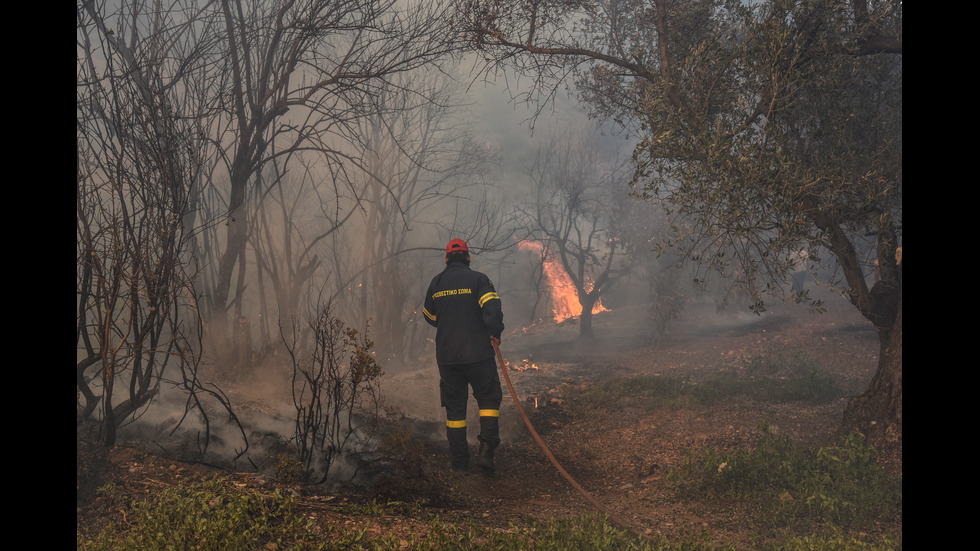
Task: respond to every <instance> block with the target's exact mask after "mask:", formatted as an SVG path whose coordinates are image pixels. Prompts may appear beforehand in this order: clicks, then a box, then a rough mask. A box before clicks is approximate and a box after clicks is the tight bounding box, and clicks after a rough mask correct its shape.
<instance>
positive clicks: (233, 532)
mask: <svg viewBox="0 0 980 551" xmlns="http://www.w3.org/2000/svg"><path fill="white" fill-rule="evenodd" d="M126 522H127V525H128V526H127V527H126V529H125V530H119V531H118V535H117V536H110V535H109V533H110V532H112V531H114V530H116V529H117V528H119V527H115V526H114V527H110V530H107V531H106V532H104V533H103V534H101V535H100V536H99V537H98V538H97V539H96V541H94V542H89V543H88V544H87V545H84V546H83V545H82V542H79V548H82V547H84V548H85V549H138V550H141V551H144V550H145V551H153V550H158V549H160V550H164V549H209V550H223V549H227V550H237V549H249V548H252V547H254V545H255V543H256V542H262V543H263V544H264V543H269V542H274V543H276V544H277V545H278V546H279V548H280V549H281V548H282V545H283V544H284V543H286V542H288V541H296V539H297V538H299V539H301V538H302V536H303V534H307V533H308V532H309V529H310V525H309V524H308V522H307V521H306V520H304V519H303V518H302V517H300V516H298V515H295V514H294V513H293V503H292V500H291V499H290V498H288V497H286V496H283V495H281V494H280V493H279V491H278V490H276V491H274V492H272V493H269V494H262V493H258V492H255V491H248V490H245V489H240V488H237V487H234V486H232V485H231V484H230V483H229V482H227V481H226V480H224V479H221V478H212V479H208V480H205V481H203V482H200V483H197V484H193V485H186V486H176V487H172V488H167V489H165V490H163V491H161V492H159V493H158V494H156V495H155V496H154V497H153V499H151V500H149V501H134V502H133V503H132V504H131V506H130V511H129V513H128V514H127V515H126Z"/></svg>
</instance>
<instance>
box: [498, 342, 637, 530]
mask: <svg viewBox="0 0 980 551" xmlns="http://www.w3.org/2000/svg"><path fill="white" fill-rule="evenodd" d="M491 342H492V343H493V349H494V350H495V351H496V352H497V361H498V362H500V371H501V372H502V373H503V374H504V380H505V381H506V382H507V388H508V389H509V390H510V395H511V397H512V398H513V399H514V405H516V406H517V411H518V413H520V414H521V419H523V420H524V425H525V426H527V430H528V431H530V433H531V436H532V437H534V441H535V442H537V443H538V446H539V447H540V448H541V451H543V452H544V454H545V455H546V456H547V457H548V460H549V461H551V464H552V465H554V467H555V469H557V470H558V472H559V473H561V475H562V477H564V478H565V480H567V481H568V483H569V484H571V485H572V487H573V488H575V490H577V491H578V492H579V493H580V494H582V496H583V497H584V498H585V499H586V501H588V502H589V503H591V504H592V505H593V506H595V508H596V509H598V510H599V512H601V513H602V514H604V515H605V516H606V517H607V518H608V519H609V520H610V521H611V522H612V523H613V524H615V525H616V526H618V527H619V528H621V529H623V530H627V531H629V532H630V533H631V534H633V535H634V536H637V537H640V538H644V539H650V538H649V536H647V535H646V534H644V533H642V532H640V531H639V530H638V529H637V528H635V527H633V526H631V525H629V524H627V523H626V522H623V521H622V520H620V519H619V518H618V517H616V516H615V515H613V514H612V513H610V512H609V511H608V510H607V509H606V508H605V507H603V506H602V504H600V503H599V502H598V501H596V500H595V498H593V497H592V496H591V495H589V493H588V492H586V491H585V489H584V488H582V486H580V485H579V483H578V482H576V481H575V479H574V478H572V476H571V475H570V474H568V472H567V471H566V470H565V469H564V468H563V467H562V466H561V464H559V463H558V460H557V459H555V456H554V455H552V453H551V450H549V449H548V445H547V444H545V443H544V440H542V439H541V437H540V436H539V435H538V431H536V430H534V426H533V425H531V420H530V419H528V418H527V414H526V413H525V412H524V408H523V407H522V406H521V401H520V400H518V399H517V391H515V390H514V385H513V384H512V383H511V382H510V375H508V374H507V368H506V366H505V365H504V357H503V355H502V354H501V353H500V346H499V345H498V344H497V343H496V342H493V341H491Z"/></svg>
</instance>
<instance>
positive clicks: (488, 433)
mask: <svg viewBox="0 0 980 551" xmlns="http://www.w3.org/2000/svg"><path fill="white" fill-rule="evenodd" d="M479 438H480V453H479V455H478V456H477V464H478V465H479V466H480V468H481V469H483V470H484V471H486V472H488V473H492V472H493V471H494V464H493V456H494V450H496V449H497V446H499V445H500V429H499V422H498V419H497V417H480V437H479Z"/></svg>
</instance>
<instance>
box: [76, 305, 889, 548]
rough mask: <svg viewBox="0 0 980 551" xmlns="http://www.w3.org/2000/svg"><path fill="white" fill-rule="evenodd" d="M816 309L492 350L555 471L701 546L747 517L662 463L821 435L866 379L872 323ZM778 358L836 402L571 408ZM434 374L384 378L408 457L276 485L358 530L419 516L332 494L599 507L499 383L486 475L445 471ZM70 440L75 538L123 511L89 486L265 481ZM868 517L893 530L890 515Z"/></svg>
mask: <svg viewBox="0 0 980 551" xmlns="http://www.w3.org/2000/svg"><path fill="white" fill-rule="evenodd" d="M827 306H828V311H827V312H826V313H823V314H813V313H810V312H807V311H806V310H804V309H801V308H799V307H794V306H790V305H774V306H773V307H772V308H771V309H770V311H768V312H766V313H764V314H763V315H761V316H756V315H754V314H751V313H746V312H724V311H721V312H719V311H718V310H717V309H716V308H715V307H714V305H713V304H709V303H704V304H699V305H692V306H690V307H689V308H688V309H687V310H685V311H684V312H683V314H682V315H681V317H680V318H679V319H678V321H677V323H676V324H674V325H673V327H672V328H671V331H670V332H669V334H668V335H667V336H666V338H662V339H661V338H655V337H654V336H652V335H650V334H649V331H646V330H645V329H644V325H645V322H644V317H645V315H646V311H647V310H646V308H645V307H636V308H633V309H621V310H619V311H616V312H608V313H603V314H600V315H599V316H598V317H597V318H596V320H595V329H596V333H597V336H598V339H597V340H596V341H594V342H583V341H580V340H579V339H577V338H576V333H577V327H576V326H575V325H574V323H566V324H563V325H562V326H559V327H554V326H552V327H550V328H544V327H540V328H536V327H531V328H528V329H522V330H518V331H513V332H512V333H510V334H509V335H508V338H505V339H504V342H503V344H502V347H501V348H502V351H503V354H504V356H505V360H506V361H507V362H508V364H510V365H511V366H512V367H514V368H518V369H520V370H511V371H509V373H510V375H511V381H512V382H513V384H514V387H515V389H516V390H517V393H518V396H519V399H520V400H521V401H522V404H523V405H524V409H525V411H526V412H527V413H528V416H529V418H530V420H531V422H532V424H533V426H534V427H535V429H536V430H537V432H538V433H539V434H540V435H541V437H542V438H543V439H544V440H545V441H546V443H547V445H548V447H549V448H550V450H551V452H552V453H553V454H554V456H555V457H556V458H557V459H558V461H559V462H560V463H561V465H562V466H563V467H564V468H565V470H566V471H567V472H568V473H569V474H570V475H571V476H572V477H574V479H575V480H576V481H577V482H578V483H579V484H580V485H581V486H582V487H583V488H584V489H585V490H586V491H588V492H589V493H590V494H591V495H592V497H593V498H594V499H595V500H596V501H598V502H599V503H601V504H602V506H603V507H604V508H605V509H606V511H607V512H608V513H609V514H611V515H613V516H615V517H617V518H619V519H621V520H623V521H625V522H627V523H629V524H630V525H632V526H633V527H634V528H636V529H637V530H638V531H639V532H642V533H647V534H656V535H661V536H664V537H667V538H669V539H679V538H683V537H685V536H689V535H690V534H692V533H697V532H700V531H706V532H707V533H709V534H710V535H711V536H712V537H713V538H714V540H715V541H727V542H748V541H750V540H751V539H752V537H754V536H757V535H758V527H757V526H755V525H754V524H753V517H752V515H751V513H750V512H747V511H743V510H740V509H739V508H737V507H732V506H730V505H722V504H714V503H705V502H684V501H678V500H677V499H676V497H675V493H674V491H673V490H672V488H671V485H670V483H669V481H668V480H667V473H668V472H669V471H670V470H671V469H672V468H677V467H679V466H680V465H681V464H683V462H684V461H685V460H686V458H687V457H688V456H689V454H690V453H692V452H694V453H697V452H698V451H699V450H706V449H712V450H716V451H719V452H733V451H735V450H738V449H744V448H748V447H751V446H753V445H754V444H755V443H756V442H757V440H758V438H759V436H760V432H759V428H758V427H759V424H760V422H763V421H764V422H765V423H767V424H768V425H769V426H770V427H772V430H774V431H777V432H778V433H780V434H782V435H786V436H788V437H789V438H790V439H791V440H792V441H794V442H796V443H800V444H804V445H807V446H823V445H829V444H832V443H833V442H834V440H835V439H836V437H837V431H838V427H839V425H840V421H841V414H842V412H843V409H844V406H845V404H846V402H847V396H853V395H856V394H858V393H860V392H861V391H862V390H863V389H864V388H865V387H866V385H867V383H868V381H869V380H870V379H871V377H872V375H873V374H874V370H875V366H876V361H877V352H878V348H877V336H876V334H875V331H874V328H873V327H872V326H870V324H868V323H867V322H866V321H865V320H863V319H862V318H861V317H860V316H859V315H858V314H857V313H856V312H855V311H854V309H853V308H851V307H850V306H848V305H847V304H846V303H844V302H843V301H841V300H839V299H838V300H836V301H835V300H831V301H829V302H828V304H827ZM786 354H806V355H808V356H809V357H812V358H814V359H815V360H816V366H817V368H818V369H819V370H820V372H821V373H822V374H824V375H827V376H830V377H832V379H833V380H834V381H835V382H836V383H837V385H838V386H839V387H840V388H841V389H842V390H843V394H844V397H841V398H839V399H836V400H834V401H831V402H827V403H821V404H817V405H813V404H811V403H805V402H794V401H788V402H787V401H767V400H765V399H759V398H758V397H753V398H750V397H746V398H738V399H734V400H728V401H725V402H723V403H713V404H710V405H703V404H695V405H691V406H689V407H671V408H649V407H646V406H645V404H643V403H640V402H630V401H628V400H627V401H624V400H616V401H615V402H614V404H612V405H611V406H610V407H603V406H602V405H601V404H599V405H595V404H590V407H589V408H588V409H587V410H584V409H583V408H582V407H581V406H579V405H576V404H575V403H574V400H575V396H577V395H578V393H580V392H581V391H582V390H583V389H587V388H588V387H589V386H590V385H594V384H596V383H597V382H600V381H604V380H615V379H626V378H630V377H633V376H638V375H643V376H661V377H670V378H675V379H681V380H685V381H689V382H695V383H696V382H697V381H698V380H701V379H703V378H706V377H710V376H712V375H715V374H717V373H718V372H719V371H725V370H728V371H738V370H739V369H744V368H745V366H746V365H748V364H750V363H751V361H752V360H753V358H762V357H772V356H773V355H786ZM434 371H435V370H434V368H433V366H422V365H420V366H419V368H418V369H401V370H398V371H397V372H395V373H393V374H392V375H391V377H390V379H391V381H389V382H388V384H389V385H393V386H394V388H398V389H399V392H398V397H399V399H397V400H394V402H395V403H393V404H392V405H394V406H396V407H398V408H399V409H401V410H402V411H408V412H414V414H413V415H411V416H410V417H409V421H410V423H411V425H412V427H413V432H412V433H411V438H410V439H409V440H410V444H408V446H409V448H410V449H409V448H406V450H407V453H408V454H409V455H410V456H411V457H410V458H409V460H406V461H404V462H402V463H401V466H400V468H399V470H398V471H397V472H391V473H387V474H386V473H381V474H380V475H379V476H378V477H376V478H375V479H374V480H373V483H372V484H371V485H370V486H368V487H351V488H346V489H342V488H338V487H332V488H330V489H326V488H319V489H317V488H288V491H290V492H291V493H293V494H294V495H296V496H297V499H298V500H299V502H300V504H301V505H300V506H301V508H302V509H304V510H305V511H306V512H308V513H309V514H310V515H312V516H314V517H316V519H317V522H318V523H319V524H320V525H322V526H324V527H325V526H327V525H330V524H332V525H334V526H337V525H345V526H346V525H356V524H358V523H366V522H369V521H370V523H371V526H373V528H372V530H381V531H384V532H385V533H396V534H397V533H399V532H404V533H407V532H408V530H415V531H416V532H418V531H420V530H423V531H424V530H425V527H426V525H427V521H425V520H423V519H418V518H413V516H412V515H409V514H406V515H398V514H391V513H390V511H389V512H387V513H383V515H384V516H385V518H373V519H372V518H370V517H365V516H363V515H348V514H344V513H343V512H342V509H341V508H338V504H340V503H350V502H365V501H370V500H378V501H386V500H393V501H397V502H402V503H421V504H422V505H423V509H424V510H427V511H431V512H434V513H436V514H438V515H439V517H440V518H441V519H442V520H443V521H447V522H464V521H468V522H473V523H475V524H478V525H480V526H482V527H485V528H488V529H494V530H508V529H509V526H510V524H511V523H517V522H520V521H522V520H523V519H527V518H535V519H549V518H568V517H578V516H582V515H588V514H595V513H597V512H599V511H597V510H596V509H595V508H594V507H593V506H592V505H591V504H589V503H588V502H587V501H586V500H585V499H584V498H583V497H582V496H581V494H579V493H578V492H577V491H576V490H574V489H573V488H572V487H571V486H570V485H569V484H568V483H567V482H566V481H565V480H564V479H563V478H562V476H561V475H560V473H558V472H557V471H556V469H555V468H554V467H553V466H552V464H551V463H550V462H549V461H548V459H547V458H546V456H545V454H544V453H543V452H542V451H541V449H540V448H539V447H538V445H537V444H536V443H535V441H534V440H533V439H532V438H531V436H530V434H529V432H528V431H527V429H526V428H525V427H524V423H523V421H522V419H521V418H520V416H519V414H518V411H517V409H516V407H515V406H514V404H513V401H512V400H511V398H510V395H509V392H508V389H507V387H506V385H505V387H504V394H505V402H504V405H503V406H502V408H501V419H502V437H503V443H502V445H501V447H500V448H499V450H498V455H497V465H498V472H497V473H496V474H495V475H494V476H489V477H488V476H485V475H483V474H480V473H476V472H474V473H472V474H469V475H456V474H451V473H448V472H447V469H446V458H445V450H444V445H443V443H442V440H441V430H440V429H441V423H440V420H441V410H440V409H439V408H438V398H437V392H438V390H437V387H438V380H437V376H436V375H435V374H434ZM434 397H435V398H434ZM433 398H434V401H433ZM471 441H475V435H471ZM474 443H475V442H474ZM79 446H80V448H79V452H78V456H77V488H78V492H77V498H78V499H77V526H78V530H79V531H80V532H82V531H84V532H86V533H90V534H91V533H94V532H96V531H97V528H98V527H99V526H104V525H105V523H106V522H107V521H109V520H112V519H113V518H116V517H118V516H119V515H120V514H122V511H120V510H118V508H116V509H113V508H112V507H107V504H106V502H105V499H104V497H99V496H98V495H97V492H96V491H95V489H96V488H98V487H102V486H104V485H106V484H107V483H112V485H113V486H114V487H115V488H117V490H118V491H119V492H121V493H123V494H125V495H126V496H127V497H131V498H136V497H143V496H146V495H148V494H152V493H153V492H155V491H159V490H160V489H162V488H165V487H167V486H170V485H174V484H178V483H181V482H186V481H191V480H196V479H201V478H204V477H207V476H210V475H213V474H217V473H219V472H220V473H221V474H224V475H227V476H231V477H232V478H233V479H235V480H237V481H238V482H239V483H240V484H241V485H245V486H255V487H271V486H276V485H279V483H278V482H277V481H276V480H275V479H274V477H270V476H268V475H262V474H258V473H254V472H238V473H228V472H225V471H219V470H217V469H214V468H210V467H205V466H201V465H198V464H193V463H187V462H181V461H176V460H171V459H166V458H165V457H164V456H163V455H161V454H154V453H148V452H147V451H145V450H144V451H141V450H140V449H137V448H136V447H132V446H122V447H116V448H113V449H110V450H100V451H93V450H90V449H82V448H83V444H82V443H80V444H79ZM877 449H878V451H879V458H878V459H879V462H880V463H881V464H882V465H884V466H885V468H886V469H888V470H889V471H891V472H894V473H897V474H898V475H901V473H902V459H901V457H902V456H901V453H902V449H901V442H900V441H898V442H880V443H877ZM388 475H391V476H388ZM379 514H381V513H379ZM879 528H880V529H881V530H897V531H900V530H901V518H896V519H894V520H893V521H892V522H890V523H885V524H883V525H881V526H880V527H879Z"/></svg>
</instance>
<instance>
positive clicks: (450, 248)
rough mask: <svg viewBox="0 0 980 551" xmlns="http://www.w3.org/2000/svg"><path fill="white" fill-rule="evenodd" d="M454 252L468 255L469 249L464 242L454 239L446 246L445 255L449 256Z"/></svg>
mask: <svg viewBox="0 0 980 551" xmlns="http://www.w3.org/2000/svg"><path fill="white" fill-rule="evenodd" d="M454 251H463V252H467V253H468V252H470V249H469V248H468V247H467V246H466V241H463V240H462V239H459V238H456V239H453V240H452V241H450V242H449V244H448V245H446V254H449V253H451V252H454Z"/></svg>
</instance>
